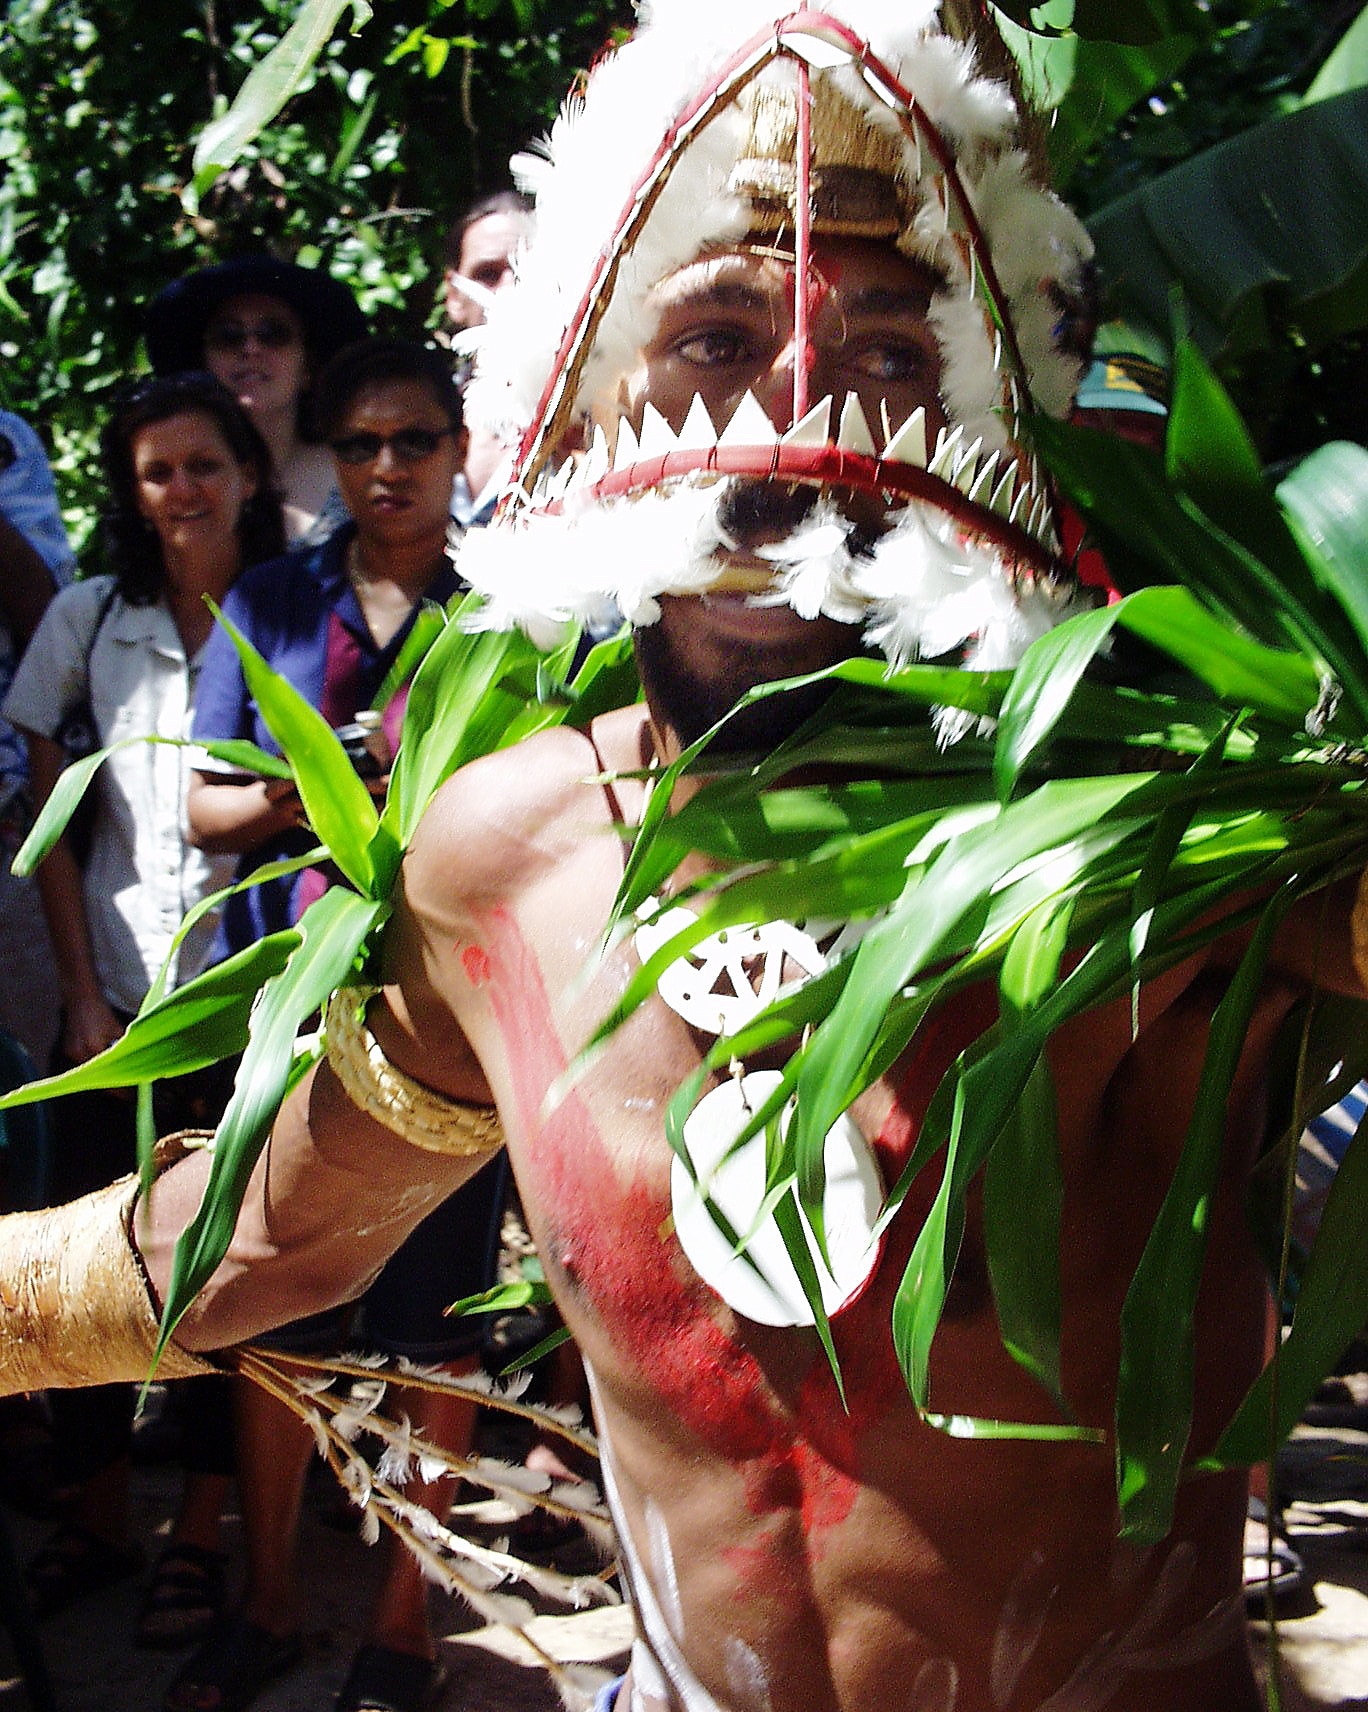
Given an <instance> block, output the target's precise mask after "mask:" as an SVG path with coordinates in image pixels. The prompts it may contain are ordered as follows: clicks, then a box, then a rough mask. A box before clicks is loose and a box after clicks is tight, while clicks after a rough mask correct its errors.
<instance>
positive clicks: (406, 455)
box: [332, 428, 456, 464]
mask: <svg viewBox="0 0 1368 1712" xmlns="http://www.w3.org/2000/svg"><path fill="white" fill-rule="evenodd" d="M455 432H456V430H455V429H454V428H400V429H397V430H396V431H395V432H394V433H393V434H343V435H342V436H341V437H340V438H339V439H336V440H334V441H333V442H332V449H333V455H334V456H335V457H337V458H340V459H341V461H342V462H343V463H344V464H369V463H372V462H373V461H374V460H375V459H376V458H378V457H379V456H380V453H381V451H382V450H383V449H384V447H386V446H388V447H389V449H390V451H392V452H393V453H394V455H395V457H396V458H398V460H399V462H400V463H401V464H419V463H421V462H422V461H423V459H424V458H430V457H431V456H432V454H433V453H434V452H435V451H436V450H437V448H438V446H439V445H441V443H442V441H443V440H445V439H446V437H447V435H448V434H454V433H455Z"/></svg>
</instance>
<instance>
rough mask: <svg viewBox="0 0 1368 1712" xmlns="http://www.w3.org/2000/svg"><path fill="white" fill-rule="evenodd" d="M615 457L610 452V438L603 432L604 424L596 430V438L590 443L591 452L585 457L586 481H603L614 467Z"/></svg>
mask: <svg viewBox="0 0 1368 1712" xmlns="http://www.w3.org/2000/svg"><path fill="white" fill-rule="evenodd" d="M612 463H613V455H612V453H611V452H610V451H609V450H608V436H607V435H606V434H605V433H604V432H603V424H602V423H599V425H598V426H597V427H596V428H595V429H594V437H593V439H592V440H590V442H589V450H588V451H587V452H586V453H585V455H584V479H585V481H586V482H591V483H592V482H597V481H602V480H603V478H604V476H606V475H607V474H608V471H609V469H610V468H611V467H612Z"/></svg>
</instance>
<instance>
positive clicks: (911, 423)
mask: <svg viewBox="0 0 1368 1712" xmlns="http://www.w3.org/2000/svg"><path fill="white" fill-rule="evenodd" d="M883 455H884V461H885V462H886V463H890V464H915V465H916V467H917V468H918V469H919V470H924V469H925V468H926V407H925V406H924V405H921V404H919V405H918V406H917V408H916V409H915V410H914V411H913V412H912V414H911V415H910V416H909V417H908V419H907V421H906V422H904V423H903V425H902V427H901V428H899V430H898V431H897V433H896V434H894V435H893V436H892V437H891V438H890V440H889V442H888V444H887V445H886V446H885V447H884V450H883Z"/></svg>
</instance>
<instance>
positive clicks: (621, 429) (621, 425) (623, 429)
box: [613, 416, 637, 470]
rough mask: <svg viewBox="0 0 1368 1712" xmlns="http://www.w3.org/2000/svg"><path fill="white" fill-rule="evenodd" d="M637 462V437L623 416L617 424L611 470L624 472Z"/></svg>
mask: <svg viewBox="0 0 1368 1712" xmlns="http://www.w3.org/2000/svg"><path fill="white" fill-rule="evenodd" d="M636 461H637V437H636V433H635V431H634V430H633V428H632V424H631V423H630V422H629V421H628V420H627V418H626V417H625V416H624V417H623V418H622V419H621V420H620V421H619V422H618V432H617V444H616V445H615V446H614V447H613V468H614V469H615V470H625V469H626V468H627V466H628V465H629V464H634V463H635V462H636Z"/></svg>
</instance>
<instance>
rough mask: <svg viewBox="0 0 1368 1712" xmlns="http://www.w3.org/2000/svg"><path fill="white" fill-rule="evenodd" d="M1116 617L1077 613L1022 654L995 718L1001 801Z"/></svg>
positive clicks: (1107, 612) (1104, 611)
mask: <svg viewBox="0 0 1368 1712" xmlns="http://www.w3.org/2000/svg"><path fill="white" fill-rule="evenodd" d="M1116 614H1117V609H1116V608H1115V607H1109V606H1103V607H1098V608H1097V609H1096V610H1095V611H1093V612H1085V613H1081V614H1080V615H1079V616H1078V617H1077V618H1071V619H1069V620H1068V621H1067V622H1066V623H1064V624H1059V625H1056V626H1055V628H1054V629H1053V630H1047V631H1046V633H1045V634H1044V635H1043V636H1042V637H1040V638H1039V639H1038V640H1037V641H1035V642H1033V643H1032V644H1031V646H1030V647H1029V648H1028V649H1027V650H1026V653H1025V655H1024V656H1023V658H1022V661H1021V664H1020V665H1019V666H1018V667H1017V669H1016V671H1015V672H1013V674H1012V684H1011V688H1010V689H1009V690H1008V691H1007V694H1006V695H1005V696H1004V697H1003V699H1002V712H1001V714H1000V715H999V716H998V733H997V747H996V750H995V752H994V755H993V781H994V783H995V784H996V786H997V793H998V797H999V799H1000V800H1001V801H1002V802H1004V803H1005V802H1010V800H1011V797H1012V792H1013V791H1014V790H1015V789H1016V785H1017V780H1018V779H1019V778H1020V777H1021V769H1022V768H1023V767H1024V766H1025V765H1026V763H1027V761H1028V760H1030V758H1031V756H1032V755H1034V754H1035V752H1036V750H1037V749H1039V747H1040V746H1041V744H1042V743H1044V742H1045V741H1046V739H1047V738H1048V737H1049V735H1050V733H1051V732H1052V731H1053V730H1054V728H1055V726H1056V725H1057V724H1058V723H1059V720H1060V717H1061V715H1062V714H1063V712H1064V709H1065V707H1067V705H1068V702H1069V698H1070V696H1072V694H1073V692H1074V687H1075V685H1076V684H1077V683H1078V681H1079V680H1080V679H1081V678H1082V676H1083V674H1084V672H1086V671H1087V669H1088V667H1089V666H1090V665H1091V664H1092V663H1093V661H1094V660H1095V659H1096V658H1097V654H1098V651H1099V650H1100V649H1101V648H1103V647H1104V646H1105V644H1106V641H1107V638H1108V637H1109V636H1110V635H1111V633H1112V627H1113V626H1114V625H1115V623H1116Z"/></svg>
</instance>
